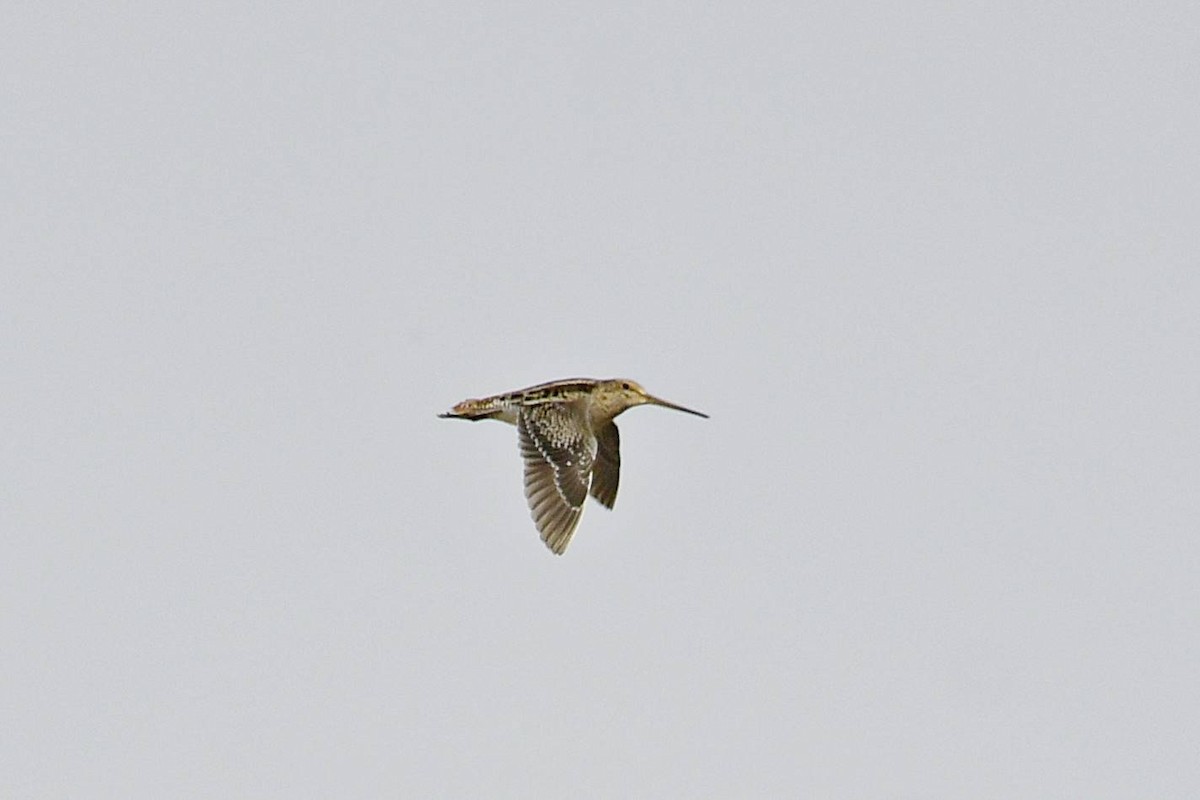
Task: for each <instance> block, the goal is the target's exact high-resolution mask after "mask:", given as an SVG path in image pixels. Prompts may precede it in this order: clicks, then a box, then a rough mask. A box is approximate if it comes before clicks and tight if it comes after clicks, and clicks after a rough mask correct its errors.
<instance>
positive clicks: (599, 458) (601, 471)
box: [592, 420, 621, 508]
mask: <svg viewBox="0 0 1200 800" xmlns="http://www.w3.org/2000/svg"><path fill="white" fill-rule="evenodd" d="M596 444H597V449H596V467H595V469H594V470H593V474H592V497H594V498H596V499H597V500H599V501H600V502H601V504H603V505H605V506H607V507H608V508H612V507H613V503H615V502H617V483H618V482H619V481H620V479H621V435H620V433H619V432H618V431H617V426H616V424H615V423H613V422H612V420H609V421H608V423H606V424H605V425H602V426H600V428H599V429H598V430H597V431H596Z"/></svg>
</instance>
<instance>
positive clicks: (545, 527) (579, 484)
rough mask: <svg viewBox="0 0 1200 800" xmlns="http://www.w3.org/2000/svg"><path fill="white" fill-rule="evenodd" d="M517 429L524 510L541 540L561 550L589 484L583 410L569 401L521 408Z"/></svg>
mask: <svg viewBox="0 0 1200 800" xmlns="http://www.w3.org/2000/svg"><path fill="white" fill-rule="evenodd" d="M517 431H518V432H519V434H520V439H521V457H522V458H524V459H525V499H526V500H527V501H528V502H529V511H530V514H531V516H532V517H533V522H534V524H535V525H537V529H538V533H540V534H541V536H542V541H544V542H545V543H546V546H547V547H549V548H550V549H551V550H553V551H554V552H555V553H557V554H559V555H561V554H562V553H563V551H564V550H566V549H567V545H568V544H569V543H570V541H571V534H573V533H574V532H575V526H576V525H578V524H579V517H580V515H581V514H582V513H583V502H584V500H586V499H587V495H588V489H589V488H590V487H591V482H592V466H593V465H594V464H595V461H596V438H595V437H594V436H592V434H591V432H590V431H589V430H588V425H587V420H586V418H585V417H584V414H583V411H582V410H581V409H579V408H577V407H576V406H574V405H572V404H569V403H545V404H542V405H536V406H527V407H525V408H522V409H521V414H520V417H519V418H518V419H517Z"/></svg>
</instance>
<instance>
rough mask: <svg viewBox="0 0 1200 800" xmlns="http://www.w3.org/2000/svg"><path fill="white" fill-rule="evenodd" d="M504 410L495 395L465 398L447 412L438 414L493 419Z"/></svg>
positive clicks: (440, 415) (445, 416)
mask: <svg viewBox="0 0 1200 800" xmlns="http://www.w3.org/2000/svg"><path fill="white" fill-rule="evenodd" d="M503 410H504V408H503V406H502V404H501V403H500V401H499V400H497V399H496V398H494V397H488V398H484V399H483V400H463V401H462V402H461V403H459V404H458V405H456V406H455V407H454V408H452V409H450V410H449V411H447V412H446V413H445V414H438V416H439V417H442V418H443V419H469V420H480V419H491V418H492V417H494V416H496V415H497V414H499V413H500V412H502V411H503Z"/></svg>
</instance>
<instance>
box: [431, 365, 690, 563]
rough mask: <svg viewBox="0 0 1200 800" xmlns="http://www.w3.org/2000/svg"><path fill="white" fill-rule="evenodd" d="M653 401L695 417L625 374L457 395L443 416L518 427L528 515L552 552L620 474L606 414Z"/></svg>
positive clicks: (610, 494)
mask: <svg viewBox="0 0 1200 800" xmlns="http://www.w3.org/2000/svg"><path fill="white" fill-rule="evenodd" d="M642 405H655V406H662V407H663V408H671V409H674V410H676V411H682V412H684V413H687V414H694V415H695V416H697V417H704V418H705V419H707V418H708V414H705V413H703V412H700V411H694V410H692V409H690V408H685V407H684V406H681V405H678V404H676V403H670V402H668V401H666V400H663V399H661V398H659V397H655V396H654V395H652V394H650V393H648V392H647V391H646V390H645V389H643V388H642V386H641V385H640V384H639V383H637V382H636V381H632V380H629V379H627V378H609V379H604V380H598V379H595V378H568V379H565V380H558V381H550V382H549V383H540V384H538V385H537V386H530V387H528V388H525V389H517V390H516V391H512V392H504V393H503V394H496V395H492V396H490V397H483V398H479V399H470V400H463V401H462V402H461V403H458V404H457V405H455V406H454V407H453V408H452V409H450V411H448V412H446V413H445V414H439V415H438V416H439V417H441V418H443V419H465V420H471V421H478V420H483V419H495V420H500V421H501V422H507V423H508V424H510V425H516V426H517V437H518V440H519V444H520V450H521V458H522V459H523V461H524V464H525V499H526V501H527V502H528V504H529V512H530V516H531V517H533V522H534V525H535V526H536V527H537V530H538V533H539V534H540V535H541V537H542V541H543V542H545V544H546V547H548V548H549V549H550V551H551V552H553V553H554V554H555V555H562V554H563V553H564V552H566V549H567V545H568V544H570V543H571V537H572V535H574V533H575V528H576V526H577V525H578V524H579V518H580V516H581V515H582V514H583V505H584V501H585V500H586V499H587V497H588V495H589V494H591V496H592V497H593V498H594V499H595V500H596V501H597V502H599V503H600V504H601V505H603V506H604V507H606V508H609V509H611V508H612V507H613V504H614V503H616V500H617V484H618V482H619V480H620V475H621V437H620V434H619V432H618V431H617V426H616V424H615V423H614V422H613V419H614V418H615V417H617V416H618V415H619V414H621V413H623V412H625V411H627V410H628V409H630V408H633V407H634V406H642Z"/></svg>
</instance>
